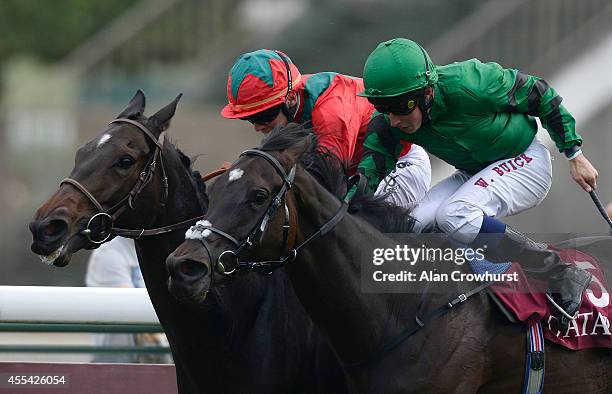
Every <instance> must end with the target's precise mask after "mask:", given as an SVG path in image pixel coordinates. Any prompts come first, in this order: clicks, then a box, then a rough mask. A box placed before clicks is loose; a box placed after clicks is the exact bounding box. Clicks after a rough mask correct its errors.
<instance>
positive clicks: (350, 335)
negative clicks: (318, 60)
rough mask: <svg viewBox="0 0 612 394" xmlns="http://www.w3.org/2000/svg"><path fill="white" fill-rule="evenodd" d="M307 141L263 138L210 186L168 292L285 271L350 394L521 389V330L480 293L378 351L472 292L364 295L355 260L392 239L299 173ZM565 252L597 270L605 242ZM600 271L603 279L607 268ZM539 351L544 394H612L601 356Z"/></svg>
mask: <svg viewBox="0 0 612 394" xmlns="http://www.w3.org/2000/svg"><path fill="white" fill-rule="evenodd" d="M314 144H316V143H315V142H314V137H312V135H310V134H308V132H307V131H305V130H304V129H302V128H301V127H298V126H291V125H290V126H288V127H287V128H285V129H278V130H276V131H273V132H272V134H270V135H269V136H268V137H267V138H266V139H265V140H264V141H263V142H262V145H261V146H260V148H259V149H258V150H251V151H247V152H245V153H243V155H241V157H240V158H239V159H238V160H237V161H236V162H234V164H233V165H232V167H231V169H230V171H229V172H228V173H226V175H223V176H221V177H220V178H219V179H218V181H217V182H216V183H215V184H213V185H212V186H211V187H210V189H209V193H208V196H209V198H210V209H209V211H208V212H207V214H206V216H205V219H206V222H204V224H203V225H201V226H200V228H199V229H197V228H196V230H197V232H199V236H196V237H191V239H187V240H186V241H185V242H184V243H183V244H182V245H181V246H180V247H179V248H177V250H176V251H174V252H173V253H172V254H171V255H170V256H169V257H168V260H167V265H168V269H169V271H170V275H171V277H172V280H173V283H174V286H175V289H174V290H175V291H177V292H180V293H181V294H183V296H186V295H188V294H191V297H192V298H193V299H197V300H201V299H202V298H203V296H205V295H206V294H210V293H211V292H213V291H214V288H216V287H218V286H223V285H227V284H228V283H231V281H232V280H235V278H234V277H236V276H238V277H240V274H241V272H242V271H243V270H265V269H272V268H274V267H278V266H284V267H285V270H286V271H287V273H288V274H289V278H290V280H291V283H292V284H293V287H294V289H295V292H296V294H297V296H298V297H299V299H300V301H301V302H302V304H303V305H304V308H305V309H306V311H307V312H308V313H309V314H310V316H311V317H312V319H313V320H314V321H315V323H316V324H317V325H318V326H319V327H320V328H321V329H322V330H323V331H324V332H325V333H326V334H327V336H328V337H329V338H330V341H331V343H332V346H333V347H334V349H335V351H336V353H337V354H338V356H339V358H340V359H341V361H342V363H343V365H344V367H345V370H346V372H347V375H348V376H349V378H350V381H351V385H352V387H353V389H354V390H355V391H356V392H360V393H366V392H367V393H406V392H414V393H424V392H427V393H476V392H478V393H496V394H498V393H512V392H515V393H518V392H520V390H521V386H522V380H523V372H524V360H525V334H524V329H523V328H522V327H521V326H519V325H512V324H509V323H507V322H506V321H504V320H501V319H500V318H499V314H498V313H497V311H495V310H494V305H493V303H492V302H491V301H490V299H489V297H487V296H485V295H484V294H482V293H479V294H476V295H474V296H473V297H471V298H470V299H468V300H467V302H465V303H463V304H461V306H460V307H456V308H451V309H449V310H448V312H447V313H445V314H443V315H441V316H439V317H438V318H437V319H432V320H430V321H428V322H427V323H426V324H425V326H424V327H423V328H422V329H420V330H418V331H416V333H415V334H414V335H412V336H410V337H409V338H407V339H406V340H405V341H403V342H401V343H400V344H399V345H398V346H396V347H393V348H389V349H388V350H385V351H383V352H381V351H380V350H381V348H382V349H384V346H385V345H387V344H389V343H391V341H393V340H394V339H396V338H398V334H399V333H400V332H402V331H403V330H405V329H406V328H410V327H413V328H415V329H416V327H417V323H416V322H415V317H416V316H417V315H419V316H423V315H424V314H425V312H431V311H434V310H436V309H437V308H439V307H441V306H444V305H445V304H446V303H448V302H449V300H451V299H453V298H454V297H455V296H457V295H458V294H461V293H465V292H466V291H468V290H471V288H473V287H475V285H474V284H473V283H467V284H466V283H463V282H451V283H449V286H448V288H447V289H445V291H444V292H432V293H431V294H427V295H425V296H423V295H422V294H418V292H412V293H403V294H380V293H378V294H377V293H365V292H364V291H362V283H361V278H360V272H361V270H362V269H363V266H361V262H363V261H364V256H365V257H366V260H367V259H368V256H369V259H370V264H371V258H372V257H371V256H372V250H373V249H374V248H390V249H393V248H394V247H395V246H396V242H395V241H394V240H393V239H390V238H389V237H387V236H385V234H383V233H382V232H381V231H380V230H379V229H378V228H375V227H374V226H372V225H371V224H370V223H368V222H367V221H366V220H364V219H363V218H361V217H359V216H358V215H353V214H349V213H346V214H344V213H343V212H344V209H343V206H344V205H343V204H341V202H340V201H339V200H338V199H337V198H336V197H335V196H333V195H332V194H330V193H329V192H328V191H327V190H326V189H325V188H323V187H322V186H321V185H320V184H319V183H318V182H317V181H316V180H315V179H314V178H313V176H311V175H310V174H309V173H308V172H307V171H305V170H304V168H303V166H301V165H300V160H301V159H303V156H304V155H305V154H309V152H311V151H312V149H313V145H314ZM285 204H286V209H285V208H284V206H285ZM287 212H288V214H287ZM287 217H288V218H289V219H288V220H287ZM388 219H389V220H390V221H395V219H396V218H394V217H388ZM379 220H381V218H379ZM386 220H387V219H385V218H384V217H383V218H382V221H386ZM287 223H288V225H287ZM283 226H285V227H283ZM285 228H289V231H288V232H287V231H285V230H284V229H285ZM389 232H393V231H392V230H391V229H389ZM573 244H577V245H578V246H579V247H580V248H581V249H584V250H587V249H588V252H589V254H591V255H592V256H594V257H596V258H598V259H599V261H602V262H607V261H608V260H609V258H610V251H611V250H612V240H611V239H610V237H600V238H593V239H585V240H583V241H581V242H578V243H573ZM413 246H414V247H415V248H418V245H413ZM279 256H280V257H279ZM415 267H416V272H417V275H418V273H419V270H420V271H421V272H422V271H423V270H425V269H428V268H429V267H430V266H429V265H427V264H424V262H421V261H419V262H418V264H416V265H415ZM436 267H437V268H438V269H439V273H441V274H444V273H447V274H448V273H450V272H451V270H456V269H457V266H456V265H454V264H437V265H436ZM460 269H461V270H463V271H464V272H468V271H467V268H465V267H461V268H460ZM234 270H236V271H235V273H234V274H231V273H232V272H234ZM606 270H607V275H608V277H610V267H609V264H607V266H606ZM406 286H410V284H406ZM546 351H547V355H546V357H547V362H546V384H545V390H546V391H547V392H553V393H576V392H589V393H610V392H612V357H610V351H609V349H589V350H583V351H579V352H573V351H569V350H566V349H564V348H561V347H559V346H556V345H552V344H550V343H547V345H546ZM373 356H377V357H373ZM372 360H373V361H372Z"/></svg>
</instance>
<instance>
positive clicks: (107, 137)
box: [98, 134, 111, 148]
mask: <svg viewBox="0 0 612 394" xmlns="http://www.w3.org/2000/svg"><path fill="white" fill-rule="evenodd" d="M110 138H111V135H110V134H104V135H103V136H102V137H100V141H98V148H99V147H101V146H102V145H104V143H105V142H107V141H108V140H110Z"/></svg>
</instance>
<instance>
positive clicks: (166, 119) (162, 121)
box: [147, 93, 183, 133]
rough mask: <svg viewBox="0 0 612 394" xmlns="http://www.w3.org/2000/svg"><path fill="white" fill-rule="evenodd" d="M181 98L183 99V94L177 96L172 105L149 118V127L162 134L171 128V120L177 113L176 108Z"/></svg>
mask: <svg viewBox="0 0 612 394" xmlns="http://www.w3.org/2000/svg"><path fill="white" fill-rule="evenodd" d="M181 97H183V93H181V94H179V95H178V96H176V98H175V99H174V100H173V101H172V102H171V103H170V104H168V105H166V106H165V107H164V108H162V109H160V110H159V111H157V112H156V113H155V115H153V116H151V117H150V118H149V120H148V121H147V125H148V126H149V128H150V129H151V130H153V131H156V132H158V133H161V132H162V131H164V130H166V129H167V128H168V127H169V126H170V120H171V119H172V117H173V116H174V113H175V112H176V106H177V105H178V102H179V100H180V99H181Z"/></svg>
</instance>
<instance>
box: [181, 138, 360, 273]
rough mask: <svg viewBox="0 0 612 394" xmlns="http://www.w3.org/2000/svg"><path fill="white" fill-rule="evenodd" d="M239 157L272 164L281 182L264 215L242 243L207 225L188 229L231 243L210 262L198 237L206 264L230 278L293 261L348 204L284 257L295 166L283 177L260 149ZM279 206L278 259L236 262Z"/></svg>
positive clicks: (280, 168) (261, 233)
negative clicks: (281, 218) (281, 214)
mask: <svg viewBox="0 0 612 394" xmlns="http://www.w3.org/2000/svg"><path fill="white" fill-rule="evenodd" d="M242 156H256V157H261V158H263V159H265V160H266V161H267V162H268V163H270V164H271V165H272V167H273V168H274V170H275V171H276V173H277V174H278V175H279V176H280V177H281V179H282V181H283V184H282V186H281V188H280V190H279V191H278V193H276V195H275V196H274V198H272V201H271V202H270V204H269V205H268V208H267V209H266V212H265V213H264V215H263V216H262V217H261V218H260V219H259V220H258V222H257V224H256V225H255V226H254V227H253V228H252V229H251V231H250V232H249V233H248V235H247V236H246V238H245V239H244V240H243V241H242V242H240V241H238V240H237V239H236V238H235V237H233V236H231V235H229V234H228V233H226V232H224V231H222V230H220V229H218V228H215V227H213V226H212V225H211V224H210V223H208V222H198V224H196V225H195V226H193V227H191V231H192V232H193V233H201V234H203V233H204V231H206V230H209V231H210V232H213V233H215V234H217V235H219V236H221V237H222V238H224V239H226V240H228V241H230V242H231V243H232V244H234V246H235V249H233V250H231V249H227V250H224V251H223V252H221V254H219V256H218V257H217V259H216V260H215V259H213V255H212V253H211V250H210V246H209V244H208V242H207V241H206V239H205V237H204V236H201V237H199V238H198V239H199V240H200V242H201V243H202V245H203V246H204V249H205V250H206V253H208V257H209V258H210V261H211V262H213V261H215V262H216V264H215V267H216V270H217V272H219V273H220V274H223V275H233V274H235V273H236V272H237V271H255V272H260V273H266V274H267V273H271V272H272V271H274V270H275V269H277V268H281V267H283V266H284V265H285V264H287V263H290V262H292V261H294V260H295V259H296V257H297V255H298V252H299V251H300V250H301V249H302V248H304V247H305V246H306V245H308V244H309V243H310V242H312V241H313V240H315V239H317V238H319V237H320V236H322V235H325V234H327V233H328V232H329V231H330V230H331V229H333V228H334V227H335V226H336V225H337V224H338V223H339V222H340V221H341V220H342V218H343V217H344V215H345V214H346V212H347V209H348V202H347V201H346V200H344V201H343V202H342V204H341V206H340V208H338V210H337V211H336V213H335V214H334V215H333V216H332V218H331V219H329V220H328V221H327V222H326V223H325V224H323V225H322V226H321V227H319V229H318V230H317V231H315V232H314V233H313V234H312V235H310V237H308V238H307V239H306V240H305V241H303V242H302V243H301V244H300V245H298V246H295V247H294V248H292V249H291V250H289V252H286V253H285V254H284V255H282V253H283V252H284V251H286V250H287V249H288V234H289V230H290V228H291V225H290V223H291V220H290V219H291V218H290V211H289V208H288V207H287V201H286V194H287V192H288V191H289V190H290V189H291V186H292V185H293V181H294V179H295V172H296V164H294V165H293V167H291V170H290V171H289V173H288V174H287V172H286V171H285V169H284V168H283V166H282V165H281V164H280V163H279V161H278V160H277V159H276V158H275V157H273V156H272V155H270V154H269V153H266V152H264V151H262V150H259V149H249V150H246V151H244V152H242V153H241V154H240V157H242ZM281 205H283V206H284V213H285V224H284V225H283V246H282V249H281V257H280V258H279V259H277V260H270V261H241V260H240V259H239V257H240V255H241V254H243V253H245V252H246V251H248V250H249V249H250V248H251V247H252V246H253V242H254V240H256V239H257V238H258V237H259V241H260V242H261V240H262V239H263V236H264V234H265V231H266V228H267V226H268V222H269V221H270V218H271V217H272V216H273V215H274V214H275V213H276V211H277V209H278V208H279V207H280V206H281Z"/></svg>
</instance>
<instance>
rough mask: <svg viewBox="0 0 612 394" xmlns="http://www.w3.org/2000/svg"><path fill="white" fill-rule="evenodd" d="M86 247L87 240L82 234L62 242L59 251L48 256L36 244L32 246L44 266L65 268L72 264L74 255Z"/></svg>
mask: <svg viewBox="0 0 612 394" xmlns="http://www.w3.org/2000/svg"><path fill="white" fill-rule="evenodd" d="M86 246H87V241H86V240H85V238H84V237H83V236H82V235H80V234H75V235H73V236H72V237H70V238H68V239H67V240H66V241H64V242H62V243H61V244H60V246H59V247H58V248H57V249H55V250H54V251H53V252H51V253H49V254H47V255H45V254H44V252H41V249H40V247H39V246H38V245H37V244H36V243H33V244H32V247H31V249H32V251H33V252H34V253H36V254H37V255H38V258H39V259H40V261H41V262H42V263H43V264H46V265H49V266H55V267H65V266H67V265H68V263H70V260H71V259H72V254H73V253H75V252H77V251H79V250H81V249H83V248H85V247H86Z"/></svg>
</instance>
